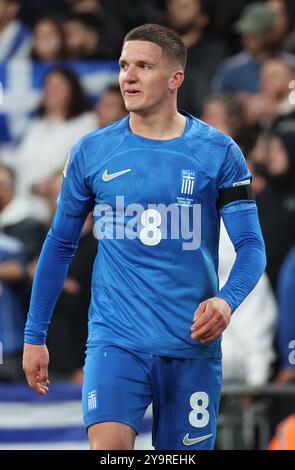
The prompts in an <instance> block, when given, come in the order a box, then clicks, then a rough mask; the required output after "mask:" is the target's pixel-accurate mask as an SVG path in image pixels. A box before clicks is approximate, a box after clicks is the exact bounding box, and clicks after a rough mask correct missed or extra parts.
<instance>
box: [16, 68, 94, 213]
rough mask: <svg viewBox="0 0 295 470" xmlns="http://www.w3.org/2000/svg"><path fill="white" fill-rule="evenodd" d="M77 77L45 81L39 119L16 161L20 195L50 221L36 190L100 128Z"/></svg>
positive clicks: (58, 74)
mask: <svg viewBox="0 0 295 470" xmlns="http://www.w3.org/2000/svg"><path fill="white" fill-rule="evenodd" d="M90 109H91V106H90V104H89V102H88V100H87V98H86V95H85V93H84V91H83V89H82V87H81V84H80V82H79V80H78V78H77V76H76V75H75V74H74V73H73V72H71V71H69V70H63V69H58V70H54V71H52V72H50V73H49V74H48V76H47V77H46V80H45V85H44V92H43V98H42V104H41V106H40V108H39V112H38V117H37V118H36V119H35V120H34V121H32V123H31V124H30V125H29V127H28V129H27V131H26V133H25V135H24V138H23V140H22V142H21V143H20V145H19V147H18V148H17V150H16V152H15V155H14V158H15V165H16V170H17V180H18V191H19V194H20V195H21V196H22V197H25V198H26V199H27V200H28V201H29V202H30V204H31V213H32V214H34V215H35V216H36V217H38V218H40V219H41V220H46V219H47V217H48V212H47V207H46V205H45V203H44V201H43V200H41V199H40V198H38V197H37V196H34V195H33V191H34V186H35V185H36V184H38V183H40V182H41V181H42V180H45V179H46V178H48V177H49V175H51V174H52V173H53V172H54V171H56V170H57V169H58V168H60V167H61V166H63V165H64V163H65V161H66V159H67V156H68V153H69V151H70V148H71V147H72V146H73V144H74V143H75V142H76V141H77V140H78V139H79V138H80V137H82V136H83V135H84V134H87V133H88V132H91V131H92V130H94V129H95V128H96V117H95V113H94V112H90Z"/></svg>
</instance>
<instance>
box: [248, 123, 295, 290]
mask: <svg viewBox="0 0 295 470" xmlns="http://www.w3.org/2000/svg"><path fill="white" fill-rule="evenodd" d="M266 169H267V172H268V175H269V180H268V183H267V185H266V187H265V189H264V190H263V191H262V192H261V193H260V194H258V195H257V196H256V201H257V206H258V209H259V216H260V223H261V228H262V232H263V236H264V241H265V246H266V253H267V258H268V265H267V273H268V274H269V277H270V281H271V283H272V286H273V288H274V289H275V288H276V284H277V277H278V273H279V270H280V268H281V265H282V262H283V260H284V258H285V256H286V255H287V253H288V251H289V250H290V248H291V247H292V246H293V245H294V240H295V132H278V133H276V134H274V135H272V136H271V137H270V138H269V142H268V148H267V153H266Z"/></svg>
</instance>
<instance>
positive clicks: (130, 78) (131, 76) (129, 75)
mask: <svg viewBox="0 0 295 470" xmlns="http://www.w3.org/2000/svg"><path fill="white" fill-rule="evenodd" d="M124 78H125V81H126V82H136V81H137V78H138V77H137V72H136V67H135V65H132V64H131V65H129V67H128V70H127V71H126V73H125V77H124Z"/></svg>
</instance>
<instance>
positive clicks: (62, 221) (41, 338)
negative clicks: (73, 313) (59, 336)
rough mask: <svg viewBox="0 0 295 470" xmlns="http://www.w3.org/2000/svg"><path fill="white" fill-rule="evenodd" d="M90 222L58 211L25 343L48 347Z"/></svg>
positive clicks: (43, 255)
mask: <svg viewBox="0 0 295 470" xmlns="http://www.w3.org/2000/svg"><path fill="white" fill-rule="evenodd" d="M85 219H86V215H84V216H79V217H76V216H73V215H69V214H67V213H66V212H64V211H63V210H62V209H61V208H60V207H58V208H57V211H56V214H55V216H54V219H53V222H52V226H51V228H50V230H49V232H48V234H47V237H46V240H45V242H44V245H43V248H42V251H41V255H40V258H39V261H38V265H37V269H36V274H35V278H34V283H33V288H32V296H31V302H30V309H29V313H28V319H27V323H26V327H25V342H26V343H31V344H44V343H45V341H46V335H47V330H48V326H49V323H50V319H51V316H52V313H53V310H54V307H55V304H56V302H57V299H58V297H59V295H60V293H61V290H62V288H63V285H64V282H65V279H66V275H67V271H68V267H69V265H70V262H71V260H72V258H73V256H74V253H75V250H76V248H77V246H78V242H79V239H80V235H81V231H82V228H83V225H84V222H85Z"/></svg>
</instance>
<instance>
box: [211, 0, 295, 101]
mask: <svg viewBox="0 0 295 470" xmlns="http://www.w3.org/2000/svg"><path fill="white" fill-rule="evenodd" d="M275 24H276V13H275V12H274V11H273V10H272V9H271V7H270V6H269V5H268V4H266V3H264V2H254V3H251V4H250V5H248V6H247V7H246V8H245V9H244V10H243V12H242V16H241V18H240V20H239V21H238V22H237V24H236V25H235V27H236V30H237V31H238V32H239V33H240V34H241V36H242V43H243V46H244V50H243V51H242V52H241V53H239V54H237V55H235V56H234V57H231V58H230V59H228V60H227V61H226V62H225V63H224V64H223V65H222V66H221V68H220V70H219V71H218V73H217V74H216V77H215V79H214V81H213V88H214V90H215V91H223V92H225V93H238V92H249V93H258V91H259V77H260V70H261V66H262V64H263V63H264V61H265V60H266V59H268V58H269V57H272V56H274V55H276V56H277V55H279V57H280V58H282V59H284V60H285V61H286V62H288V63H289V64H290V65H292V66H294V65H295V57H294V56H293V55H292V54H288V53H286V52H282V50H281V49H280V48H279V47H278V46H279V43H280V39H279V40H278V43H276V42H275V40H274V37H273V29H274V28H275Z"/></svg>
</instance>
